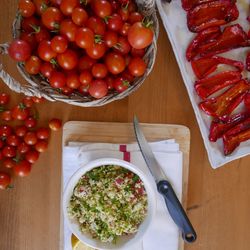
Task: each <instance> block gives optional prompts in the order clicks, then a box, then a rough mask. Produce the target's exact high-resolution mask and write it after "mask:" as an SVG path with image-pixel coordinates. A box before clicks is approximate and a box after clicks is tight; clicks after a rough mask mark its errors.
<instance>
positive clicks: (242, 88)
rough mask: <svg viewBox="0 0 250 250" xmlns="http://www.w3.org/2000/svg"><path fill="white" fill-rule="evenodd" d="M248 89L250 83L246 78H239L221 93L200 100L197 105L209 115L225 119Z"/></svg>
mask: <svg viewBox="0 0 250 250" xmlns="http://www.w3.org/2000/svg"><path fill="white" fill-rule="evenodd" d="M249 89H250V84H249V83H248V82H247V81H246V80H240V81H239V82H238V83H236V84H235V85H233V86H232V87H231V88H230V89H228V90H227V91H225V92H224V93H223V94H221V95H219V96H217V97H214V98H210V99H207V100H205V101H203V102H201V103H200V104H199V107H200V108H201V109H202V110H203V111H204V112H205V113H206V114H208V115H210V116H213V117H217V118H219V119H221V120H226V119H227V118H228V116H229V115H230V114H231V113H232V112H233V110H234V109H235V108H236V107H237V106H238V105H239V104H240V103H241V101H242V100H243V98H244V96H245V95H246V93H247V91H248V90H249Z"/></svg>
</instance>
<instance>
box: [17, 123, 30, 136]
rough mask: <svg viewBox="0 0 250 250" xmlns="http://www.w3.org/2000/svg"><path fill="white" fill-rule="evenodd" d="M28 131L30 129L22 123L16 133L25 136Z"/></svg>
mask: <svg viewBox="0 0 250 250" xmlns="http://www.w3.org/2000/svg"><path fill="white" fill-rule="evenodd" d="M27 132H28V129H27V127H25V126H24V125H20V126H17V127H16V128H15V134H16V135H17V136H19V137H24V136H25V135H26V133H27Z"/></svg>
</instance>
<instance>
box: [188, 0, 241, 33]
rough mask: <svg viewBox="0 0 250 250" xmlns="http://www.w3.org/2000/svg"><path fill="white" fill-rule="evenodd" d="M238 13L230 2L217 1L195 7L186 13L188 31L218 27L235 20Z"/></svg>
mask: <svg viewBox="0 0 250 250" xmlns="http://www.w3.org/2000/svg"><path fill="white" fill-rule="evenodd" d="M238 16H239V11H238V9H237V6H236V5H235V1H232V0H217V1H212V2H208V3H203V4H200V5H197V6H196V7H194V8H193V9H191V10H189V11H188V13H187V25H188V28H189V30H190V31H192V32H199V31H201V30H204V29H207V28H209V27H214V26H220V25H224V24H226V23H229V22H232V21H234V20H236V19H237V18H238Z"/></svg>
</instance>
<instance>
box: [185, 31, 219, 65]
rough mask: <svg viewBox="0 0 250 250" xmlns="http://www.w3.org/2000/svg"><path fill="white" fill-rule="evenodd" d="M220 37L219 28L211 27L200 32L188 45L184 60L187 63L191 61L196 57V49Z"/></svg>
mask: <svg viewBox="0 0 250 250" xmlns="http://www.w3.org/2000/svg"><path fill="white" fill-rule="evenodd" d="M220 35H221V30H220V28H219V27H212V28H209V29H206V30H203V31H201V32H200V33H198V34H197V36H196V37H195V38H194V39H193V40H192V42H191V43H190V44H189V46H188V48H187V51H186V58H187V60H188V61H190V60H191V59H193V58H194V57H195V56H197V55H198V48H199V46H201V45H203V44H207V43H210V42H214V41H216V38H217V37H219V36H220Z"/></svg>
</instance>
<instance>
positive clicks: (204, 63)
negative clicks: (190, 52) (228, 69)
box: [191, 56, 244, 79]
mask: <svg viewBox="0 0 250 250" xmlns="http://www.w3.org/2000/svg"><path fill="white" fill-rule="evenodd" d="M219 64H226V65H230V66H233V67H235V68H237V69H238V71H239V72H242V71H243V70H244V64H243V62H240V61H235V60H232V59H228V58H225V57H220V56H212V57H202V58H199V59H197V60H193V61H191V65H192V68H193V71H194V73H195V75H196V76H197V77H198V78H199V79H201V78H203V77H206V76H208V75H209V74H211V73H212V72H214V71H215V70H216V69H217V67H218V65H219Z"/></svg>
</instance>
